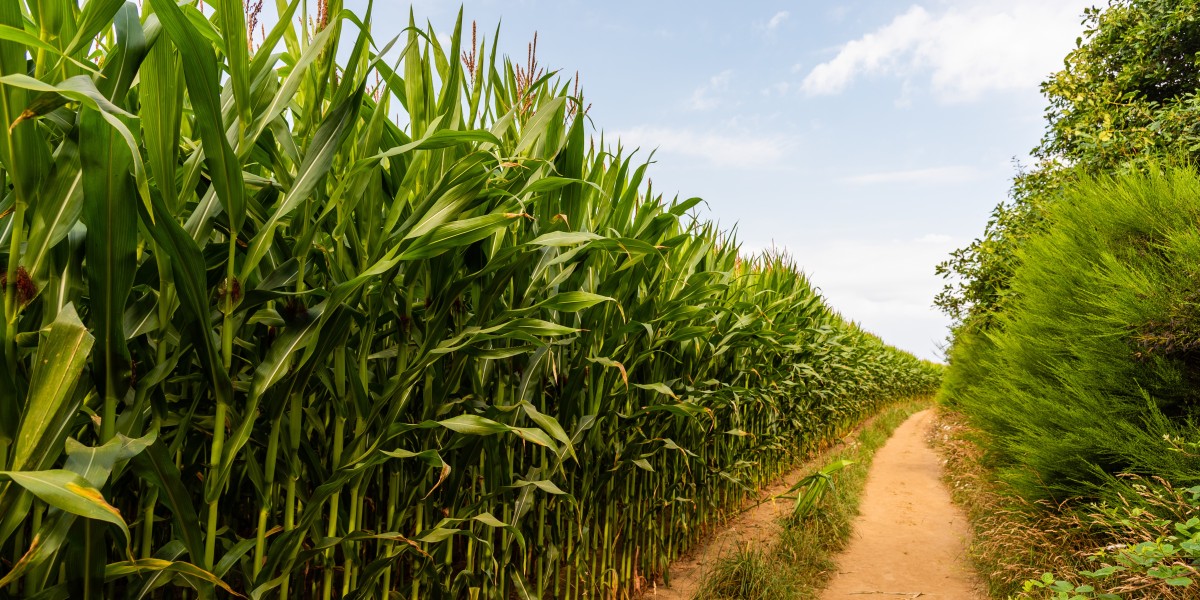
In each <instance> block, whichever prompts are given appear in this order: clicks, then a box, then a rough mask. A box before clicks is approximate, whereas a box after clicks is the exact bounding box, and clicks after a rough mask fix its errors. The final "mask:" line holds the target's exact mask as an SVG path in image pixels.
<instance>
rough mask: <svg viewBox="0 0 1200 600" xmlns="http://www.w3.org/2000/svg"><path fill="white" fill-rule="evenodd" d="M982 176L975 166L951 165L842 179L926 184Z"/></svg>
mask: <svg viewBox="0 0 1200 600" xmlns="http://www.w3.org/2000/svg"><path fill="white" fill-rule="evenodd" d="M981 177H983V172H982V171H980V170H979V169H977V168H975V167H967V166H953V167H932V168H928V169H911V170H907V171H882V172H877V173H864V174H862V175H853V176H851V177H846V178H844V179H842V181H844V182H846V183H850V184H854V185H878V184H894V183H916V184H926V185H937V184H948V183H965V182H968V181H975V180H978V179H980V178H981Z"/></svg>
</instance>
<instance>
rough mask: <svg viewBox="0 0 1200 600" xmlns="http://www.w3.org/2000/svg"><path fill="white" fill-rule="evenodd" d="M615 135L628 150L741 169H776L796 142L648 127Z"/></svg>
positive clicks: (785, 139)
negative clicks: (670, 155) (678, 155)
mask: <svg viewBox="0 0 1200 600" xmlns="http://www.w3.org/2000/svg"><path fill="white" fill-rule="evenodd" d="M612 135H613V136H615V137H616V138H618V139H620V140H621V144H622V145H623V146H625V147H626V148H634V147H640V148H642V149H644V150H652V149H655V148H657V149H658V151H659V152H668V153H672V154H680V155H683V156H689V157H695V158H702V159H704V160H707V161H708V162H710V163H712V164H713V165H717V166H731V167H738V168H754V167H764V166H768V167H769V166H776V165H778V164H779V162H780V161H781V160H782V159H783V158H784V157H785V156H787V154H788V151H789V150H790V149H791V146H792V143H793V142H791V141H790V140H789V139H788V138H785V137H783V136H761V135H755V134H751V133H745V132H730V133H715V132H711V131H693V130H690V129H671V128H667V127H646V126H639V127H633V128H631V129H626V130H623V131H616V132H613V133H612Z"/></svg>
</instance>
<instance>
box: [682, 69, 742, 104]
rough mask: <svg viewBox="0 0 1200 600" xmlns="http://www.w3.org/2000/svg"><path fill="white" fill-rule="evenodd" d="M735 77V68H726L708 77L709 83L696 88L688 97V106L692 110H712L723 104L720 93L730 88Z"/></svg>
mask: <svg viewBox="0 0 1200 600" xmlns="http://www.w3.org/2000/svg"><path fill="white" fill-rule="evenodd" d="M731 79H733V70H731V69H726V70H724V71H721V72H720V73H717V74H716V75H713V76H712V77H709V78H708V83H705V84H704V85H702V86H700V87H698V88H696V89H695V90H694V91H693V92H692V97H691V98H689V99H688V108H690V109H692V110H712V109H714V108H716V107H718V106H720V105H721V99H720V97H719V96H720V95H721V93H722V92H725V91H728V90H729V81H730V80H731Z"/></svg>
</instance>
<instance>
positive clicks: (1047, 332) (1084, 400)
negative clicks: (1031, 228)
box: [943, 169, 1200, 501]
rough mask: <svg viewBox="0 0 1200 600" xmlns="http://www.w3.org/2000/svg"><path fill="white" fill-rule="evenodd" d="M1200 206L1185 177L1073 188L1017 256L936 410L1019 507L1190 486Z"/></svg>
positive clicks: (960, 350)
mask: <svg viewBox="0 0 1200 600" xmlns="http://www.w3.org/2000/svg"><path fill="white" fill-rule="evenodd" d="M1197 198H1200V178H1198V177H1197V175H1196V174H1195V173H1194V172H1192V171H1190V170H1187V169H1171V170H1167V171H1165V172H1156V173H1154V174H1151V175H1145V176H1143V175H1124V176H1118V177H1103V178H1096V179H1088V180H1085V181H1084V182H1082V183H1080V184H1079V185H1076V186H1074V187H1073V188H1072V189H1071V190H1069V191H1068V192H1067V193H1066V196H1065V198H1064V200H1063V201H1062V202H1058V203H1056V204H1055V205H1054V206H1053V207H1052V208H1051V209H1050V211H1049V216H1048V219H1049V221H1048V226H1047V227H1046V228H1045V230H1044V231H1043V232H1042V233H1040V234H1038V235H1036V236H1034V237H1033V238H1031V240H1030V241H1029V242H1028V244H1026V245H1025V246H1024V247H1023V249H1022V252H1021V253H1020V255H1019V261H1020V267H1019V268H1018V269H1017V271H1016V273H1015V275H1014V279H1013V286H1012V297H1011V299H1010V302H1011V304H1010V305H1009V309H1008V310H1007V311H1006V313H1005V315H1004V317H1003V318H1002V319H1001V320H1000V322H999V323H998V326H997V327H996V328H994V329H993V330H992V331H990V332H987V333H970V332H967V333H965V334H964V335H963V336H960V338H959V339H958V340H956V342H955V348H954V351H953V353H952V355H951V360H950V362H951V367H950V369H949V371H948V374H947V378H946V382H945V387H944V388H943V397H944V398H945V399H947V400H948V401H950V402H952V403H953V404H955V405H957V406H959V407H961V409H962V410H964V411H965V412H966V413H967V414H968V415H969V416H970V417H971V418H972V421H973V422H974V423H975V424H976V425H977V426H978V427H980V428H981V429H982V430H983V431H984V433H986V434H987V435H986V440H987V447H988V448H989V450H991V451H992V453H993V459H994V460H995V461H996V462H997V464H998V466H999V467H1000V472H1001V476H1002V477H1003V478H1004V479H1005V480H1006V481H1007V482H1009V483H1010V484H1012V485H1013V486H1014V489H1015V490H1016V491H1017V492H1019V493H1020V494H1021V495H1022V496H1024V497H1025V498H1027V499H1035V500H1036V499H1053V500H1058V501H1062V500H1066V499H1070V498H1079V497H1084V498H1087V497H1093V498H1094V497H1097V496H1102V495H1104V493H1103V490H1102V489H1101V488H1102V487H1103V486H1112V487H1111V488H1110V489H1113V490H1115V489H1119V488H1120V487H1121V486H1120V485H1117V484H1116V482H1115V480H1114V479H1113V478H1112V476H1113V475H1116V474H1121V473H1133V474H1139V475H1144V476H1155V477H1162V478H1164V479H1166V480H1168V481H1170V482H1173V483H1175V484H1178V485H1184V484H1186V485H1192V484H1194V483H1195V482H1196V481H1197V476H1196V473H1197V467H1198V466H1200V461H1198V457H1197V454H1196V453H1195V452H1193V451H1190V450H1186V449H1185V448H1184V446H1183V444H1187V443H1191V442H1194V441H1195V440H1196V437H1197V430H1196V427H1195V426H1194V423H1195V418H1196V415H1197V406H1198V405H1197V400H1200V393H1198V392H1197V389H1198V388H1197V383H1200V303H1198V301H1200V296H1198V292H1197V287H1196V282H1197V281H1200V230H1197V228H1196V223H1197V219H1198V218H1200V201H1198V200H1197Z"/></svg>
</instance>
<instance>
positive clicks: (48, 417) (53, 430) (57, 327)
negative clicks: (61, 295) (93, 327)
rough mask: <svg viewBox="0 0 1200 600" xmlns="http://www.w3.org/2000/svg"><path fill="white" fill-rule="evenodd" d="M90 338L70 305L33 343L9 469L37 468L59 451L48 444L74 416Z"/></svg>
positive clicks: (53, 441) (56, 438)
mask: <svg viewBox="0 0 1200 600" xmlns="http://www.w3.org/2000/svg"><path fill="white" fill-rule="evenodd" d="M94 341H95V338H93V337H92V335H91V334H90V333H88V331H87V328H86V327H84V326H83V323H81V322H80V321H79V315H77V314H76V313H75V307H74V305H71V304H68V305H67V306H65V307H63V309H62V310H61V311H59V313H58V318H57V319H55V321H54V323H53V324H51V325H50V328H49V331H48V333H47V335H46V338H45V339H44V340H43V341H42V342H41V343H40V344H38V352H37V360H36V362H35V363H34V370H33V376H32V377H31V378H30V379H31V381H30V384H29V393H28V396H27V398H28V400H27V401H26V402H27V404H26V407H25V411H24V413H23V414H22V418H21V424H20V426H19V427H18V428H17V439H16V443H15V445H14V447H13V454H12V459H11V461H10V463H9V464H10V465H12V468H13V469H14V470H17V471H25V470H39V469H41V468H43V467H45V466H49V464H50V463H51V462H53V460H54V457H55V456H57V452H58V451H59V449H58V448H52V446H53V445H54V444H55V443H56V441H57V440H58V439H60V438H59V437H58V436H59V435H60V433H61V432H64V431H65V429H66V427H67V424H68V422H69V421H70V419H71V417H73V416H74V410H75V406H74V405H73V404H72V403H71V402H70V399H71V396H72V391H73V390H74V389H75V384H76V382H77V381H79V375H80V374H81V373H82V372H83V367H84V365H85V364H86V363H87V358H88V354H89V353H90V352H91V350H92V344H93V342H94Z"/></svg>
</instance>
